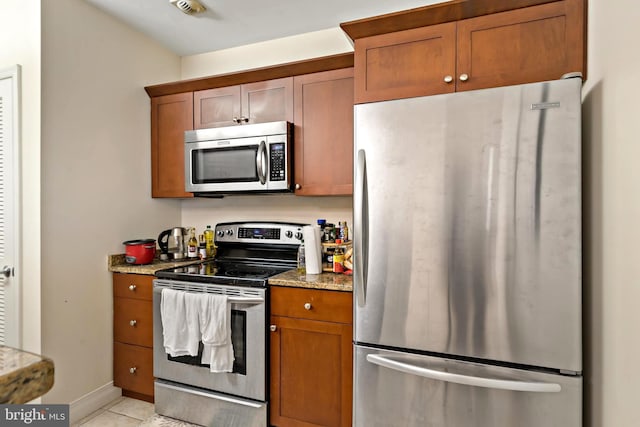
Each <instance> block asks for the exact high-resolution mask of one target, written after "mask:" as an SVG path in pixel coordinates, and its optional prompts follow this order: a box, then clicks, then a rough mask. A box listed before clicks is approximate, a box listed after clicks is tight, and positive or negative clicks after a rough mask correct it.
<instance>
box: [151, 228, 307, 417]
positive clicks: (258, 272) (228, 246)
mask: <svg viewBox="0 0 640 427" xmlns="http://www.w3.org/2000/svg"><path fill="white" fill-rule="evenodd" d="M303 225H304V224H292V223H277V222H249V223H241V222H233V223H222V224H218V225H217V226H216V229H215V233H216V237H215V243H216V245H217V246H218V250H217V255H216V257H215V259H214V261H208V262H203V263H200V264H195V265H191V266H187V267H180V268H174V269H168V270H162V271H159V272H157V273H156V277H157V278H156V280H154V291H153V322H154V328H153V341H154V342H153V344H154V354H153V356H154V361H153V373H154V376H155V377H156V381H155V410H156V412H157V413H158V414H161V415H166V416H169V417H173V418H177V419H180V420H184V421H188V422H192V423H196V424H202V425H207V426H210V425H220V426H242V427H247V426H250V427H251V426H256V427H258V426H266V425H267V422H268V420H267V419H268V400H269V399H268V384H267V378H268V375H267V373H268V371H267V354H268V351H267V343H268V341H267V338H268V336H267V320H268V319H267V316H268V288H267V281H268V278H269V277H271V276H273V275H275V274H279V273H282V272H284V271H287V270H290V269H292V268H295V266H296V254H297V249H298V246H299V244H300V240H301V239H302V227H303ZM163 289H173V290H176V291H181V292H187V293H212V294H219V295H227V300H228V304H229V305H230V310H231V342H232V346H233V355H234V361H233V369H232V372H228V373H226V372H223V373H220V372H216V373H213V372H211V371H210V369H209V365H207V364H203V363H202V352H203V350H204V345H203V344H202V342H200V343H199V348H198V354H197V355H186V356H182V355H181V356H176V357H173V356H170V355H168V354H167V353H166V352H165V347H164V331H163V326H162V318H161V308H160V307H161V299H162V290H163Z"/></svg>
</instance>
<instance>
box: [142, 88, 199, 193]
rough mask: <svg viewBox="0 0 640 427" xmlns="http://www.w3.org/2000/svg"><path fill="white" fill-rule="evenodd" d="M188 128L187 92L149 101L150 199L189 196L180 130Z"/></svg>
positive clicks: (190, 126)
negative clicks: (185, 180) (186, 187)
mask: <svg viewBox="0 0 640 427" xmlns="http://www.w3.org/2000/svg"><path fill="white" fill-rule="evenodd" d="M191 129H193V94H192V93H191V92H189V93H180V94H175V95H165V96H157V97H153V98H151V196H152V197H178V198H180V197H193V194H192V193H187V192H186V191H185V182H184V131H186V130H191Z"/></svg>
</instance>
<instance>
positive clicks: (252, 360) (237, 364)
mask: <svg viewBox="0 0 640 427" xmlns="http://www.w3.org/2000/svg"><path fill="white" fill-rule="evenodd" d="M153 284H154V285H153V374H154V376H155V377H156V378H158V379H164V380H169V381H173V382H176V383H180V384H186V385H189V386H194V387H200V388H204V389H208V390H213V391H217V392H221V393H228V394H232V395H235V396H241V397H246V398H249V399H255V400H259V401H263V402H264V401H266V368H267V365H266V356H265V349H266V342H265V339H266V329H265V328H266V292H267V290H266V288H248V287H237V286H226V285H211V284H203V283H190V282H181V281H174V280H154V282H153ZM167 287H168V288H171V289H176V290H183V291H188V292H209V293H217V294H226V295H228V296H229V301H230V304H231V340H232V342H233V353H234V357H235V361H234V364H233V372H230V373H212V372H210V371H209V366H208V365H202V364H201V363H200V356H201V355H202V354H201V352H202V343H200V354H199V355H198V356H194V357H190V356H181V357H171V356H169V355H168V354H167V353H165V350H164V344H163V331H162V319H161V317H160V301H161V293H162V289H163V288H167Z"/></svg>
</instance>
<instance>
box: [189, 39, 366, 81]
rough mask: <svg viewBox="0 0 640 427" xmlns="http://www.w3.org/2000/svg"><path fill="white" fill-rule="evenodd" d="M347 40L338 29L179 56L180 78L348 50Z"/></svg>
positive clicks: (246, 68)
mask: <svg viewBox="0 0 640 427" xmlns="http://www.w3.org/2000/svg"><path fill="white" fill-rule="evenodd" d="M352 51H353V46H352V44H351V40H350V39H349V38H348V37H347V36H346V35H345V34H344V32H343V31H342V30H341V29H340V28H330V29H327V30H321V31H314V32H311V33H305V34H300V35H297V36H291V37H283V38H280V39H276V40H269V41H266V42H262V43H254V44H250V45H246V46H239V47H234V48H230V49H223V50H218V51H215V52H208V53H203V54H200V55H191V56H184V57H182V78H183V79H193V78H198V77H206V76H212V75H217V74H225V73H233V72H236V71H244V70H250V69H253V68H260V67H268V66H271V65H276V64H285V63H288V62H295V61H302V60H305V59H309V58H317V57H321V56H329V55H335V54H338V53H345V52H352Z"/></svg>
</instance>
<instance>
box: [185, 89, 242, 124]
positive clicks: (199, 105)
mask: <svg viewBox="0 0 640 427" xmlns="http://www.w3.org/2000/svg"><path fill="white" fill-rule="evenodd" d="M193 113H194V115H193V127H194V129H205V128H214V127H220V126H233V125H235V124H236V123H237V120H238V119H239V118H240V116H241V110H240V86H229V87H220V88H216V89H208V90H199V91H196V92H194V93H193Z"/></svg>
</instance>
